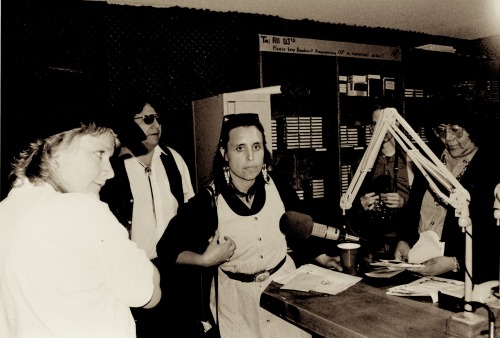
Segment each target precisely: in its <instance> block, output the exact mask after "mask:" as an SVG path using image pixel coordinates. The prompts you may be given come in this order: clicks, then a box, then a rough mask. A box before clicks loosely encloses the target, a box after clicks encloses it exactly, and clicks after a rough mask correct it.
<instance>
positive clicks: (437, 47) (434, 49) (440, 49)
mask: <svg viewBox="0 0 500 338" xmlns="http://www.w3.org/2000/svg"><path fill="white" fill-rule="evenodd" d="M415 48H417V49H422V50H429V51H431V52H444V53H455V51H456V49H455V48H453V47H452V46H443V45H435V44H432V43H430V44H427V45H422V46H418V47H415Z"/></svg>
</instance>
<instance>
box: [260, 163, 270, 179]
mask: <svg viewBox="0 0 500 338" xmlns="http://www.w3.org/2000/svg"><path fill="white" fill-rule="evenodd" d="M262 177H264V181H266V182H267V183H269V179H270V177H269V174H268V173H267V166H266V164H265V163H264V164H263V165H262Z"/></svg>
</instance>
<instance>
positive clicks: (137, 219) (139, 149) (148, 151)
mask: <svg viewBox="0 0 500 338" xmlns="http://www.w3.org/2000/svg"><path fill="white" fill-rule="evenodd" d="M154 106H156V105H155V104H153V103H152V102H151V101H146V100H144V99H143V98H141V97H138V98H136V97H129V98H128V100H127V101H126V102H124V104H123V106H120V108H119V109H118V112H117V115H118V114H119V115H120V116H115V118H114V125H113V128H114V130H115V131H116V133H117V134H118V138H119V139H120V142H121V144H122V147H121V149H120V151H119V153H118V154H115V155H117V156H115V157H114V158H113V159H112V165H113V169H114V171H115V177H114V178H113V179H111V180H109V182H108V184H107V185H106V188H105V189H103V190H101V199H102V200H103V201H105V202H107V203H108V205H109V207H110V209H111V211H112V212H113V213H114V214H115V215H116V217H117V218H118V220H119V221H120V222H121V223H122V224H123V226H125V227H126V228H127V229H128V231H129V234H130V238H131V239H132V241H134V242H135V243H136V244H137V246H138V247H139V248H141V249H143V250H144V251H145V252H146V254H147V255H148V257H149V259H150V260H152V261H153V263H154V264H155V265H156V266H157V267H158V268H159V269H161V268H160V265H159V264H158V261H159V259H158V254H157V251H156V244H157V243H158V241H159V240H160V238H161V237H162V236H163V233H164V231H165V229H166V227H167V225H168V223H169V221H170V219H171V218H172V217H173V216H175V215H176V213H177V208H178V206H179V205H181V204H183V203H185V202H187V200H188V199H189V198H191V197H192V196H193V195H194V190H193V186H192V183H191V178H190V174H189V170H188V167H187V165H186V163H185V161H184V159H183V158H182V157H181V155H180V154H179V153H178V152H176V151H175V150H174V149H172V148H170V147H161V146H160V140H161V136H162V133H163V132H164V130H163V126H162V124H161V118H160V116H159V114H158V112H157V111H156V109H155V108H154ZM160 273H162V271H160ZM169 273H170V272H169ZM164 275H166V274H165V273H164ZM165 298H168V295H167V294H165ZM168 302H169V301H168V300H162V302H161V303H160V304H159V305H158V306H157V307H156V308H155V309H150V310H145V309H140V308H139V309H134V310H133V314H134V317H135V319H136V322H137V336H138V337H139V338H142V337H147V338H150V337H155V336H156V335H159V334H161V330H158V329H157V327H163V326H164V320H165V319H164V318H165V317H167V316H166V315H163V312H164V310H165V308H166V307H165V306H163V304H164V303H168ZM170 306H174V305H172V304H169V307H170ZM174 307H175V306H174Z"/></svg>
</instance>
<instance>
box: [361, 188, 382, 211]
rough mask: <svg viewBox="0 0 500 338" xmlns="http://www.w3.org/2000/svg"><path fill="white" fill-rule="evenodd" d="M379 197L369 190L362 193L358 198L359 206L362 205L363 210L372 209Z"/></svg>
mask: <svg viewBox="0 0 500 338" xmlns="http://www.w3.org/2000/svg"><path fill="white" fill-rule="evenodd" d="M379 199H380V196H379V195H375V193H374V192H369V193H367V194H364V195H363V196H361V197H360V198H359V200H360V202H361V206H362V207H363V210H365V211H367V210H373V208H374V207H375V202H376V201H378V200H379Z"/></svg>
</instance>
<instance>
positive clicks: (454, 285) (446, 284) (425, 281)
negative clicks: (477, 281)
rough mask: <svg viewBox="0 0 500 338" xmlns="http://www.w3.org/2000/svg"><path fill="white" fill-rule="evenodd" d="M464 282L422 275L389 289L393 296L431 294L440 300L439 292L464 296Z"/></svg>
mask: <svg viewBox="0 0 500 338" xmlns="http://www.w3.org/2000/svg"><path fill="white" fill-rule="evenodd" d="M464 291H465V290H464V282H462V281H457V280H454V279H448V278H441V277H422V278H420V279H418V280H416V281H414V282H411V283H409V284H404V285H398V286H395V287H392V288H390V289H388V290H387V294H388V295H392V296H407V297H413V296H430V297H431V298H432V301H433V302H434V303H436V302H437V301H438V292H442V293H445V294H447V295H450V296H453V297H457V298H462V297H463V296H464Z"/></svg>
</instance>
